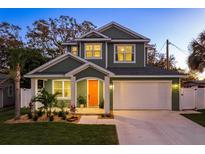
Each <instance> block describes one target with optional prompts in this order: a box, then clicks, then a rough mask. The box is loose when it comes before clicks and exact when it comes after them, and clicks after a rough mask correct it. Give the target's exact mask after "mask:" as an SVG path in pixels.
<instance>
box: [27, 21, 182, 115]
mask: <svg viewBox="0 0 205 154" xmlns="http://www.w3.org/2000/svg"><path fill="white" fill-rule="evenodd" d="M149 41H150V39H149V38H147V37H145V36H143V35H141V34H138V33H136V32H134V31H132V30H130V29H128V28H126V27H124V26H122V25H120V24H118V23H115V22H111V23H109V24H106V25H105V26H102V27H100V28H98V29H96V30H93V31H90V32H88V33H86V34H84V35H82V36H81V37H79V38H76V39H75V40H72V41H69V42H65V43H64V46H65V47H66V50H67V52H66V53H65V54H63V55H61V56H59V57H57V58H55V59H53V60H51V61H49V62H48V63H46V64H44V65H42V66H40V67H38V68H36V69H35V70H33V71H31V72H29V73H28V74H26V75H25V77H28V78H31V88H32V91H33V95H36V93H37V91H38V89H39V88H42V87H44V88H45V89H46V90H48V91H49V92H50V93H55V92H60V94H59V95H58V99H59V100H66V102H68V103H69V104H72V105H75V106H79V105H78V102H77V99H78V97H79V96H82V97H84V98H85V99H86V107H87V108H98V107H99V104H100V103H102V104H104V111H105V113H109V112H110V110H112V109H113V110H115V109H167V110H179V89H180V78H182V77H184V75H183V74H180V73H178V72H175V71H168V70H165V69H160V68H156V67H150V66H147V64H146V44H148V42H149Z"/></svg>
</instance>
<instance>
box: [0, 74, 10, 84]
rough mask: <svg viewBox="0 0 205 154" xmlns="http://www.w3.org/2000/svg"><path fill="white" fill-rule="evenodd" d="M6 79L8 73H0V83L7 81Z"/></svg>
mask: <svg viewBox="0 0 205 154" xmlns="http://www.w3.org/2000/svg"><path fill="white" fill-rule="evenodd" d="M8 79H9V76H8V75H6V74H2V73H0V85H1V84H2V83H4V82H5V81H7V80H8Z"/></svg>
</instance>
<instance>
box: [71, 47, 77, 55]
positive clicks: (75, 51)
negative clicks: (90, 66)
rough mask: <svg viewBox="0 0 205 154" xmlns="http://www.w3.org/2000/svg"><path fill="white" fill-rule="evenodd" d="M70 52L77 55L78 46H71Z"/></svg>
mask: <svg viewBox="0 0 205 154" xmlns="http://www.w3.org/2000/svg"><path fill="white" fill-rule="evenodd" d="M71 53H72V54H73V55H75V56H77V55H78V47H75V46H73V47H71Z"/></svg>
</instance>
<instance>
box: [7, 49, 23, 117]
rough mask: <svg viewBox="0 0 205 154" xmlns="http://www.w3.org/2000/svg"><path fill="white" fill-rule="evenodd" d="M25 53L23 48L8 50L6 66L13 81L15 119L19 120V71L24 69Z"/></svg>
mask: <svg viewBox="0 0 205 154" xmlns="http://www.w3.org/2000/svg"><path fill="white" fill-rule="evenodd" d="M26 55H27V52H26V50H25V49H23V48H16V49H9V57H8V64H9V66H10V70H9V71H10V76H11V78H13V79H14V80H15V119H19V118H20V108H21V106H20V81H21V69H22V68H23V67H24V64H25V61H26Z"/></svg>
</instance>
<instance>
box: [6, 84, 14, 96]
mask: <svg viewBox="0 0 205 154" xmlns="http://www.w3.org/2000/svg"><path fill="white" fill-rule="evenodd" d="M10 87H11V88H12V92H11V93H10V92H9V88H10ZM7 90H8V91H7V95H8V97H13V96H14V85H13V84H9V85H8V89H7Z"/></svg>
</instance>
